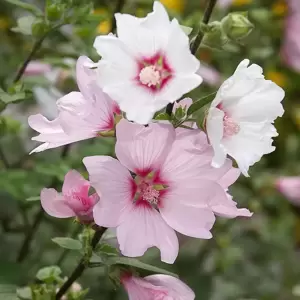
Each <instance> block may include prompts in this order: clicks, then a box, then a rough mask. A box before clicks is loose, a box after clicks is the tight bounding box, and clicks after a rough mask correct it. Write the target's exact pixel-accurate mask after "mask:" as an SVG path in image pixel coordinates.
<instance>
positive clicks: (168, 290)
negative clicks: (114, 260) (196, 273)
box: [121, 274, 195, 300]
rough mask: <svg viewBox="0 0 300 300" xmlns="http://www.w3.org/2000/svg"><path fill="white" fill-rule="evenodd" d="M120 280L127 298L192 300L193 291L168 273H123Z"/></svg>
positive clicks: (193, 297) (139, 299)
mask: <svg viewBox="0 0 300 300" xmlns="http://www.w3.org/2000/svg"><path fill="white" fill-rule="evenodd" d="M121 282H122V284H123V286H124V288H125V289H126V291H127V293H128V296H129V300H193V299H195V294H194V292H193V291H192V290H191V289H190V288H189V287H188V286H187V285H186V284H185V283H183V282H182V281H181V280H179V279H177V278H175V277H172V276H168V275H162V274H157V275H150V276H147V277H145V278H139V277H134V276H132V275H130V274H125V275H123V276H122V277H121Z"/></svg>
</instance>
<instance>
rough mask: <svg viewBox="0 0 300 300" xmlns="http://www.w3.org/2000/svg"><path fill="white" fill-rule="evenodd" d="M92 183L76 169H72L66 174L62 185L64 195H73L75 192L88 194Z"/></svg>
mask: <svg viewBox="0 0 300 300" xmlns="http://www.w3.org/2000/svg"><path fill="white" fill-rule="evenodd" d="M89 188H90V183H89V181H87V180H86V179H84V177H83V176H82V175H81V174H80V173H79V172H77V171H76V170H71V171H69V172H68V173H67V174H66V175H65V180H64V184H63V187H62V193H63V195H72V194H73V193H80V192H83V193H85V195H86V196H87V195H88V190H89Z"/></svg>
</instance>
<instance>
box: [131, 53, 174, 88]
mask: <svg viewBox="0 0 300 300" xmlns="http://www.w3.org/2000/svg"><path fill="white" fill-rule="evenodd" d="M171 78H172V69H171V68H170V66H169V64H168V63H167V60H166V58H165V56H164V55H163V54H161V53H157V54H156V55H154V56H152V57H150V58H143V59H142V60H141V61H139V62H138V76H137V77H136V80H137V81H138V83H139V84H141V85H142V86H144V87H146V88H149V89H151V90H152V91H154V92H155V91H158V90H161V89H162V88H163V87H164V86H165V84H166V83H167V82H168V81H169V80H170V79H171Z"/></svg>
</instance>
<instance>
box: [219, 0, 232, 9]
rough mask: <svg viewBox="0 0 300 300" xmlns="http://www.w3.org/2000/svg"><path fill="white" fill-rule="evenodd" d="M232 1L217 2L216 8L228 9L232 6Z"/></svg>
mask: <svg viewBox="0 0 300 300" xmlns="http://www.w3.org/2000/svg"><path fill="white" fill-rule="evenodd" d="M232 1H233V0H219V1H217V6H218V7H219V8H221V9H228V8H229V7H230V6H231V4H232Z"/></svg>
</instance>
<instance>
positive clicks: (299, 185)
mask: <svg viewBox="0 0 300 300" xmlns="http://www.w3.org/2000/svg"><path fill="white" fill-rule="evenodd" d="M276 187H277V189H278V191H279V192H280V193H281V194H283V195H284V196H285V197H286V198H287V199H288V200H289V201H291V202H292V203H293V204H296V205H298V206H300V177H299V176H291V177H279V178H278V179H277V180H276Z"/></svg>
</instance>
